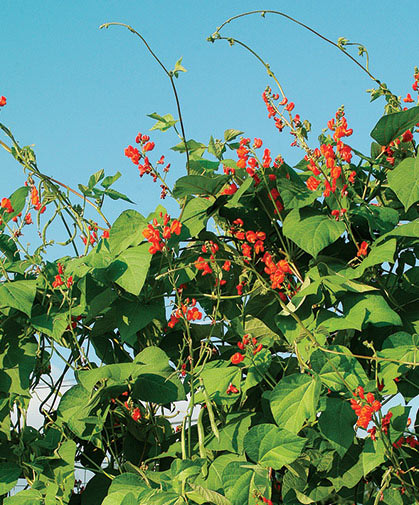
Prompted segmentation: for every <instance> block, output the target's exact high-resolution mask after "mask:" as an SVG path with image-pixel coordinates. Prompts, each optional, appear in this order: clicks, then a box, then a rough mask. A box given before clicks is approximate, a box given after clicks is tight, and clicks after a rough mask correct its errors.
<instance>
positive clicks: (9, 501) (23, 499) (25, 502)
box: [3, 488, 44, 505]
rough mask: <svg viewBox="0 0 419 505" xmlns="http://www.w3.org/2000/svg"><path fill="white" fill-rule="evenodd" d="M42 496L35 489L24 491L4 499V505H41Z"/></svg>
mask: <svg viewBox="0 0 419 505" xmlns="http://www.w3.org/2000/svg"><path fill="white" fill-rule="evenodd" d="M43 502H44V501H43V499H42V494H41V493H40V492H39V491H38V490H36V489H33V488H32V489H24V490H23V491H19V493H16V494H14V495H12V496H8V497H7V498H4V501H3V504H4V505H43Z"/></svg>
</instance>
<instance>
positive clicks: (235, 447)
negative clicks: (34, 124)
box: [205, 412, 254, 454]
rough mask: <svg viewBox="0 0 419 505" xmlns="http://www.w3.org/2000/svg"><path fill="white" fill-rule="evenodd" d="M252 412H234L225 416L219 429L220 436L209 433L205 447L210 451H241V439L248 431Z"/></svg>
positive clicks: (252, 415)
mask: <svg viewBox="0 0 419 505" xmlns="http://www.w3.org/2000/svg"><path fill="white" fill-rule="evenodd" d="M253 417H254V414H252V413H246V412H235V413H232V414H228V415H227V416H226V421H225V426H224V427H223V428H221V429H220V438H219V439H217V438H216V437H215V436H214V435H213V434H211V435H209V437H208V440H209V442H208V443H206V444H205V447H206V448H207V449H209V450H210V451H229V452H235V453H237V454H242V452H243V440H244V437H245V435H246V433H247V432H248V431H249V427H250V424H251V423H252V418H253Z"/></svg>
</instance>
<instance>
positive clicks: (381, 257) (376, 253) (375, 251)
mask: <svg viewBox="0 0 419 505" xmlns="http://www.w3.org/2000/svg"><path fill="white" fill-rule="evenodd" d="M396 245H397V241H396V239H390V240H388V241H387V242H384V243H383V244H377V243H375V244H374V246H373V247H372V248H371V251H370V253H369V254H368V256H367V257H366V258H365V259H363V260H362V263H361V265H360V266H359V267H357V268H355V269H353V270H351V269H347V270H345V271H344V272H343V275H345V277H347V278H348V279H357V278H359V277H361V276H362V275H363V273H364V272H365V270H366V269H367V268H369V267H372V266H374V265H381V264H382V263H385V262H388V263H393V262H394V253H395V252H396Z"/></svg>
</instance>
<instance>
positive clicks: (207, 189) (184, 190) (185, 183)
mask: <svg viewBox="0 0 419 505" xmlns="http://www.w3.org/2000/svg"><path fill="white" fill-rule="evenodd" d="M227 181H228V176H227V175H218V176H216V177H207V176H205V175H186V176H184V177H181V178H180V179H178V180H177V181H176V183H175V187H174V188H173V195H174V197H175V198H182V197H184V196H189V195H212V196H215V195H216V194H217V193H218V192H219V191H220V189H221V188H222V187H223V186H224V184H225V183H226V182H227Z"/></svg>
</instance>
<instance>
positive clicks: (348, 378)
mask: <svg viewBox="0 0 419 505" xmlns="http://www.w3.org/2000/svg"><path fill="white" fill-rule="evenodd" d="M328 349H329V351H330V352H326V351H322V350H320V349H317V350H316V351H314V352H313V354H312V355H311V357H310V363H311V366H312V368H313V371H314V372H316V373H317V374H318V375H319V376H320V379H321V381H322V382H323V384H324V385H325V386H326V387H328V388H330V389H331V390H332V391H345V392H346V393H348V389H347V388H348V387H349V388H350V389H351V391H355V389H356V388H357V387H358V386H365V385H366V384H367V383H368V380H369V379H368V377H367V375H366V373H365V372H364V369H363V368H362V366H361V364H360V363H359V361H358V360H357V359H356V358H355V357H354V356H352V353H351V352H350V350H349V349H347V348H346V347H344V346H341V345H331V346H329V347H328ZM338 353H339V354H338Z"/></svg>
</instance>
